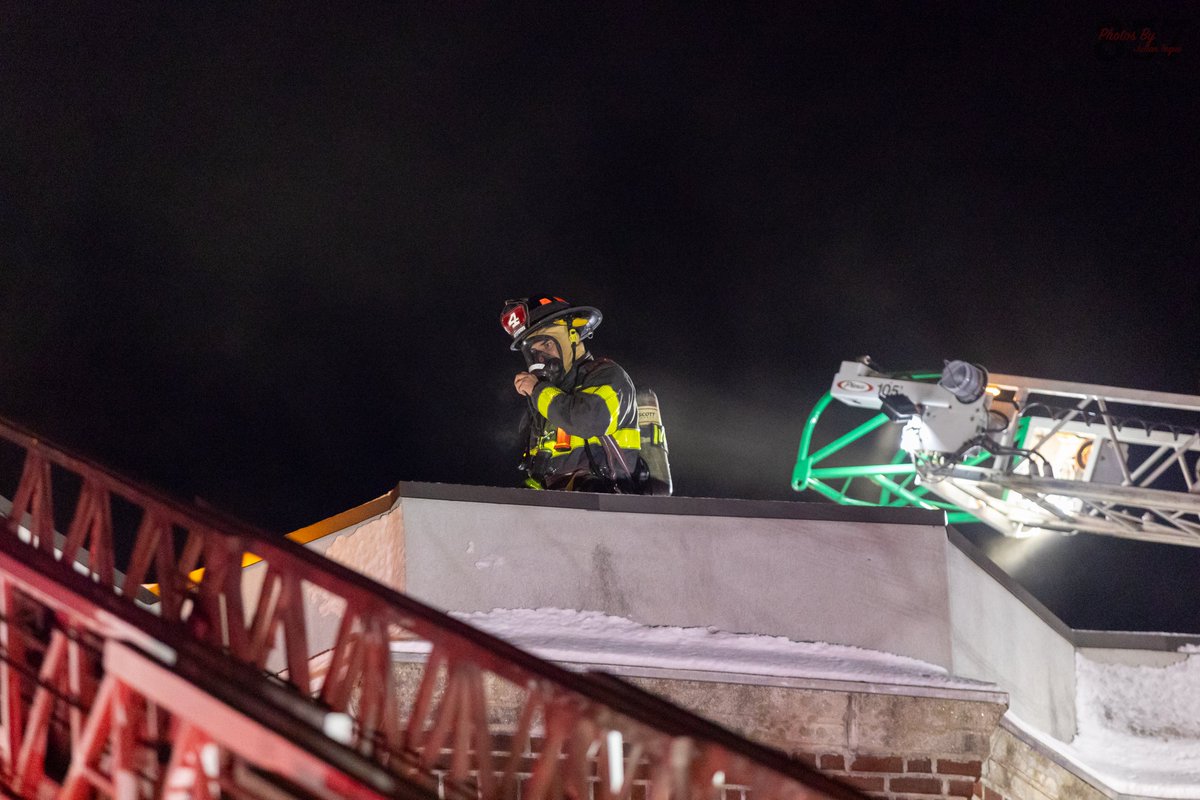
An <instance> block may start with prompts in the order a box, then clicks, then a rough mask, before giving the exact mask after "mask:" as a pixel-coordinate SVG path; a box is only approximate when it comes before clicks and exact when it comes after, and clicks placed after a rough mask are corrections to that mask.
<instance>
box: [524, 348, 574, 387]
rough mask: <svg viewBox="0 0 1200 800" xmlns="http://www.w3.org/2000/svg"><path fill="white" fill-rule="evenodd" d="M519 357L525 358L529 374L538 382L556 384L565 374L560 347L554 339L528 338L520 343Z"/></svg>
mask: <svg viewBox="0 0 1200 800" xmlns="http://www.w3.org/2000/svg"><path fill="white" fill-rule="evenodd" d="M521 355H523V356H525V365H526V367H527V368H528V370H529V372H530V374H532V375H533V376H535V377H536V378H537V379H538V380H539V381H547V382H549V383H552V384H557V383H558V382H559V381H560V380H562V377H563V373H564V372H565V368H564V366H563V354H562V347H561V346H560V344H559V342H558V339H556V338H555V337H553V336H530V337H529V338H528V339H526V340H525V341H523V342H521Z"/></svg>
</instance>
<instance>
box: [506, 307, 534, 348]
mask: <svg viewBox="0 0 1200 800" xmlns="http://www.w3.org/2000/svg"><path fill="white" fill-rule="evenodd" d="M528 323H529V311H528V310H527V309H526V308H525V304H524V303H515V304H513V305H511V306H508V307H506V308H505V309H504V312H503V313H502V314H501V315H500V324H501V325H502V326H504V330H506V331H508V335H509V336H511V337H513V338H514V339H515V338H516V337H518V336H520V335H521V334H522V333H524V332H525V326H526V325H527V324H528Z"/></svg>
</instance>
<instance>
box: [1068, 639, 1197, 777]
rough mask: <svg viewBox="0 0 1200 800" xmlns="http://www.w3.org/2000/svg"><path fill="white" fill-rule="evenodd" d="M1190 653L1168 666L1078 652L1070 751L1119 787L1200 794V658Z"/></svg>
mask: <svg viewBox="0 0 1200 800" xmlns="http://www.w3.org/2000/svg"><path fill="white" fill-rule="evenodd" d="M1191 652H1193V651H1190V650H1189V651H1188V652H1187V653H1185V654H1184V655H1183V658H1182V659H1181V660H1180V661H1179V662H1177V663H1174V664H1170V665H1169V666H1148V665H1137V666H1133V665H1128V664H1109V663H1101V662H1099V661H1094V660H1091V659H1088V658H1085V657H1084V656H1083V655H1077V656H1076V659H1075V665H1076V684H1075V685H1076V689H1075V695H1076V722H1077V725H1078V733H1077V734H1076V736H1075V739H1074V740H1073V741H1072V742H1071V744H1070V746H1069V748H1067V752H1068V754H1069V755H1074V756H1075V757H1076V758H1077V759H1078V760H1079V761H1081V762H1082V763H1084V764H1086V765H1087V766H1088V767H1089V768H1091V770H1092V771H1093V772H1095V773H1096V774H1097V776H1098V777H1100V778H1102V779H1103V780H1104V781H1105V782H1106V783H1108V785H1109V786H1110V787H1111V788H1113V789H1115V790H1116V791H1118V792H1122V793H1125V794H1139V795H1149V796H1153V797H1167V798H1200V656H1196V655H1191V654H1190V653H1191Z"/></svg>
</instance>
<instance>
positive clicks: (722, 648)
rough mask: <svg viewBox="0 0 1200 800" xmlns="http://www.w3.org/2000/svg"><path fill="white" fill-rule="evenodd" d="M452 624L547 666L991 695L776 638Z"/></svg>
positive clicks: (573, 621) (554, 624) (537, 622)
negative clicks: (644, 669) (636, 669)
mask: <svg viewBox="0 0 1200 800" xmlns="http://www.w3.org/2000/svg"><path fill="white" fill-rule="evenodd" d="M454 616H456V617H458V618H459V619H461V620H462V621H463V622H466V623H468V624H469V625H474V626H476V627H479V628H482V629H483V630H485V631H487V632H489V633H491V634H493V635H495V636H498V637H499V638H501V639H504V640H506V641H508V642H511V643H512V644H515V645H516V646H517V647H520V648H521V649H523V650H527V651H530V652H532V653H534V654H536V655H538V656H540V657H541V658H544V659H547V660H549V661H557V662H566V663H580V664H587V665H589V666H595V667H597V668H600V669H603V668H604V667H605V666H612V667H653V668H659V669H673V670H688V671H690V672H713V673H725V674H729V673H734V674H738V675H753V676H770V677H785V678H807V679H826V680H839V681H855V682H868V683H879V684H891V685H904V686H928V687H940V688H952V689H968V690H988V691H996V687H995V686H993V685H992V684H989V683H983V682H980V681H973V680H968V679H965V678H956V677H954V676H952V675H949V674H948V673H947V672H946V670H944V669H942V668H941V667H938V666H935V665H933V664H928V663H926V662H924V661H919V660H917V659H915V658H906V657H904V656H898V655H893V654H891V653H881V652H878V651H875V650H864V649H862V648H859V647H848V646H844V645H833V644H823V643H820V642H794V641H792V640H790V639H787V638H785V637H782V636H762V635H757V634H743V633H726V632H723V631H718V630H716V629H713V628H676V627H653V626H648V625H641V624H639V623H637V622H633V621H631V620H628V619H625V618H623V617H612V616H608V615H606V614H601V613H599V612H595V611H573V610H567V609H560V608H538V609H495V610H493V611H488V612H476V613H456V614H454Z"/></svg>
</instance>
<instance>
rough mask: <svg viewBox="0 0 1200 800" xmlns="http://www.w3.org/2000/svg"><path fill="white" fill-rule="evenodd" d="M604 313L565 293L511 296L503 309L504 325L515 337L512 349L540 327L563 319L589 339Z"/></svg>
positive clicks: (581, 335)
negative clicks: (575, 301) (563, 295)
mask: <svg viewBox="0 0 1200 800" xmlns="http://www.w3.org/2000/svg"><path fill="white" fill-rule="evenodd" d="M602 319H604V315H603V314H601V313H600V310H599V309H597V308H593V307H592V306H576V305H572V304H571V303H570V302H568V301H567V300H564V299H562V298H561V297H552V296H550V295H537V296H534V297H522V298H521V299H519V300H509V301H508V302H506V303H505V304H504V310H503V311H502V312H501V313H500V325H501V326H503V328H504V330H505V331H506V332H507V333H508V335H509V336H511V337H513V342H512V346H511V347H510V349H512V350H517V349H519V348H520V347H521V343H522V342H523V341H525V339H527V338H528V337H529V336H531V335H532V334H533V333H534V332H536V331H537V330H539V329H540V328H544V327H546V326H547V325H550V324H551V323H554V322H559V321H561V322H563V323H565V324H566V325H567V326H569V327H570V328H571V330H573V331H575V332H576V333H577V334H578V335H579V339H581V340H582V339H586V338H588V337H589V336H591V335H592V332H593V331H595V330H596V328H598V327H600V321H601V320H602Z"/></svg>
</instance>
